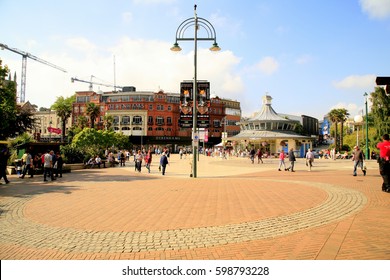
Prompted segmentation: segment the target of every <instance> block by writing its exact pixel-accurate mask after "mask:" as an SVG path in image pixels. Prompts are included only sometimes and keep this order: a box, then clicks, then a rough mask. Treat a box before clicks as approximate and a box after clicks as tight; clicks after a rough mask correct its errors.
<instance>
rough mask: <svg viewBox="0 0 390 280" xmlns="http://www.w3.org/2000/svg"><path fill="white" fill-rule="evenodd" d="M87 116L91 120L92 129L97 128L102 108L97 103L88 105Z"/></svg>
mask: <svg viewBox="0 0 390 280" xmlns="http://www.w3.org/2000/svg"><path fill="white" fill-rule="evenodd" d="M87 114H88V115H89V118H90V119H91V128H94V127H95V120H96V118H97V117H98V116H99V115H100V108H99V106H97V105H96V104H95V103H91V102H90V103H88V104H87Z"/></svg>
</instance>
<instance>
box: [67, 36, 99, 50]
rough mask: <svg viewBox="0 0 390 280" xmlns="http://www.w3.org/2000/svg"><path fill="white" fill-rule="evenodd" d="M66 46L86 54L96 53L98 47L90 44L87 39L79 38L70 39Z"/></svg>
mask: <svg viewBox="0 0 390 280" xmlns="http://www.w3.org/2000/svg"><path fill="white" fill-rule="evenodd" d="M66 44H67V45H68V46H69V47H71V48H73V49H75V50H78V51H82V52H85V53H89V52H94V51H96V50H97V47H96V45H94V44H93V43H91V42H89V41H88V40H87V39H86V38H82V37H77V38H70V39H68V40H67V41H66Z"/></svg>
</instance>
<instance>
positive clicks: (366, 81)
mask: <svg viewBox="0 0 390 280" xmlns="http://www.w3.org/2000/svg"><path fill="white" fill-rule="evenodd" d="M375 78H376V76H375V75H363V76H358V75H351V76H348V77H346V78H344V79H343V80H341V81H334V82H333V86H334V87H336V88H338V89H372V88H374V86H375Z"/></svg>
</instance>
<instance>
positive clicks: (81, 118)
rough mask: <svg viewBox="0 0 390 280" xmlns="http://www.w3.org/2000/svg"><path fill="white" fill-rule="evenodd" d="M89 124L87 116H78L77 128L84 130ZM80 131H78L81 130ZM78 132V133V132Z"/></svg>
mask: <svg viewBox="0 0 390 280" xmlns="http://www.w3.org/2000/svg"><path fill="white" fill-rule="evenodd" d="M87 125H88V119H87V117H86V116H78V118H77V128H78V129H80V131H81V130H83V129H84V128H85V127H87ZM80 131H78V132H80ZM78 132H76V134H77V133H78Z"/></svg>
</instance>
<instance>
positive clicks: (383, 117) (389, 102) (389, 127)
mask: <svg viewBox="0 0 390 280" xmlns="http://www.w3.org/2000/svg"><path fill="white" fill-rule="evenodd" d="M370 101H371V102H372V106H371V117H372V121H373V126H374V127H375V129H376V136H375V137H374V141H376V142H377V141H380V139H381V137H382V135H383V134H385V133H390V96H388V95H386V92H385V90H384V89H383V88H382V87H376V88H375V91H374V92H372V93H371V94H370Z"/></svg>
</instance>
